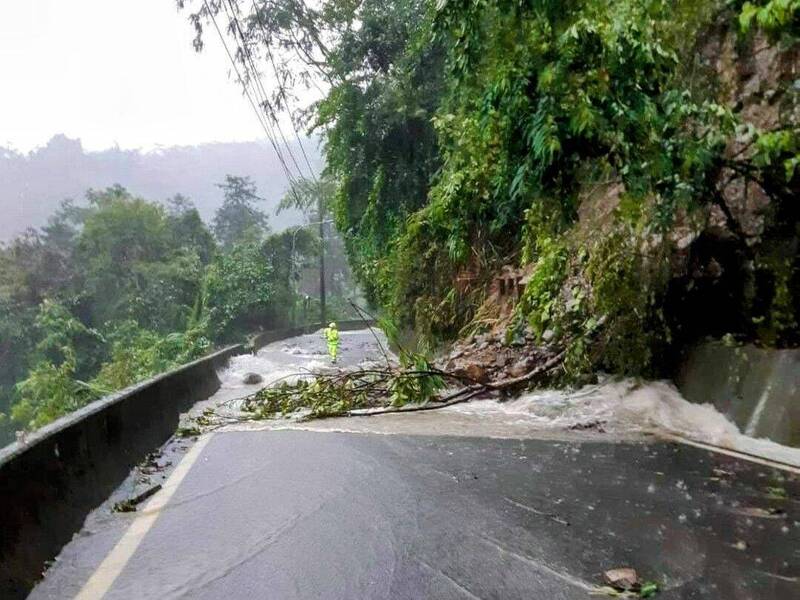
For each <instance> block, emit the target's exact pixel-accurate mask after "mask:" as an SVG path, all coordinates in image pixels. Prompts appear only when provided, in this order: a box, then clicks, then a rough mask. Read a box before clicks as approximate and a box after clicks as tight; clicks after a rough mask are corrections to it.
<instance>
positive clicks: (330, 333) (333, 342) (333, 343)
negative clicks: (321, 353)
mask: <svg viewBox="0 0 800 600" xmlns="http://www.w3.org/2000/svg"><path fill="white" fill-rule="evenodd" d="M323 333H324V335H325V340H326V341H327V342H328V354H330V356H331V362H332V363H335V362H336V355H337V354H339V330H338V329H337V328H336V323H331V324H330V325H328V326H327V327H326V328H325V330H324V331H323Z"/></svg>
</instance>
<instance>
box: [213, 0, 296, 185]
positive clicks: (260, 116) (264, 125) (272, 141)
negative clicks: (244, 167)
mask: <svg viewBox="0 0 800 600" xmlns="http://www.w3.org/2000/svg"><path fill="white" fill-rule="evenodd" d="M203 4H204V5H205V7H206V11H207V12H208V15H209V17H210V18H211V22H212V23H213V24H214V29H215V30H216V32H217V35H218V36H219V39H220V41H221V42H222V46H223V48H224V49H225V53H226V54H227V55H228V60H229V61H230V63H231V66H232V67H233V70H234V72H235V73H236V77H237V78H238V79H239V82H240V83H241V84H242V88H243V90H244V93H245V96H246V97H247V100H248V102H249V103H250V106H251V107H252V108H253V111H254V112H255V114H256V118H257V119H258V122H259V123H260V124H261V127H262V128H263V129H264V133H265V134H266V135H267V139H268V140H269V142H270V144H271V145H272V148H273V149H274V150H275V154H276V155H277V156H278V160H279V162H280V163H281V166H282V167H283V171H284V173H285V174H286V177H287V179H288V180H289V184H290V189H294V187H295V185H296V181H295V179H294V177H293V175H292V173H291V170H290V169H289V166H288V165H287V164H286V159H285V157H284V156H283V154H282V153H281V151H280V148H279V147H278V144H277V143H276V140H275V137H274V132H272V131H271V130H270V128H269V126H268V124H267V123H266V121H265V120H264V115H263V114H262V111H261V110H259V109H258V106H257V104H256V102H255V101H254V100H253V97H252V96H251V94H250V89H249V88H248V86H247V83H246V81H245V80H244V78H243V77H242V75H241V73H240V72H239V67H238V66H237V64H236V59H235V58H234V57H233V55H232V54H231V51H230V49H229V48H228V43H227V42H226V41H225V36H224V34H223V33H222V30H221V29H220V27H219V24H218V23H217V19H216V15H215V14H214V12H213V11H212V10H211V7H210V6H209V4H208V0H203ZM301 176H302V173H301Z"/></svg>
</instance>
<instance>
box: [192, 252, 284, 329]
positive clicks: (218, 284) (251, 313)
mask: <svg viewBox="0 0 800 600" xmlns="http://www.w3.org/2000/svg"><path fill="white" fill-rule="evenodd" d="M266 258H267V257H266V256H265V255H264V252H263V250H262V245H261V243H260V242H258V241H255V240H245V241H242V242H239V243H237V244H234V245H233V246H232V247H231V248H230V249H229V250H228V251H227V252H223V253H220V254H219V255H217V257H216V258H215V259H214V262H213V263H212V264H211V266H210V268H209V270H208V274H207V277H206V281H205V293H204V302H203V304H204V306H205V309H206V311H207V316H208V322H209V327H210V329H211V332H212V335H213V336H214V338H216V339H223V340H230V339H233V338H235V337H236V336H237V335H241V334H244V333H247V332H249V331H255V330H257V329H259V328H262V327H265V326H268V325H269V324H270V323H269V317H270V311H271V310H272V301H273V297H274V294H275V286H274V283H273V280H272V273H273V271H272V266H271V264H270V263H269V262H268V261H267V260H266Z"/></svg>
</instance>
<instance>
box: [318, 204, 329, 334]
mask: <svg viewBox="0 0 800 600" xmlns="http://www.w3.org/2000/svg"><path fill="white" fill-rule="evenodd" d="M322 209H323V207H322V194H321V193H320V194H319V199H318V204H317V212H318V214H319V317H320V323H321V324H322V326H323V327H324V326H325V325H326V323H327V321H326V320H325V215H324V214H323V212H322Z"/></svg>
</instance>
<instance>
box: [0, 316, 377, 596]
mask: <svg viewBox="0 0 800 600" xmlns="http://www.w3.org/2000/svg"><path fill="white" fill-rule="evenodd" d="M369 324H370V323H367V322H365V321H344V322H340V323H338V325H339V328H340V329H342V330H343V331H347V330H354V329H361V328H364V327H366V326H367V325H369ZM321 327H322V326H321V325H309V326H306V327H293V328H286V329H279V330H273V331H264V332H261V333H259V334H257V335H256V336H254V337H253V338H252V339H251V340H250V343H249V344H248V347H247V348H246V347H245V346H243V345H236V346H230V347H228V348H225V349H224V350H221V351H219V352H217V353H215V354H212V355H210V356H207V357H205V358H202V359H200V360H198V361H195V362H193V363H190V364H188V365H184V366H183V367H180V368H179V369H176V370H174V371H170V372H168V373H164V374H162V375H159V376H157V377H154V378H153V379H150V380H148V381H145V382H142V383H140V384H137V385H135V386H133V387H130V388H128V389H126V390H123V391H121V392H118V393H116V394H113V395H111V396H107V397H105V398H102V399H100V400H98V401H96V402H93V403H92V404H89V405H88V406H86V407H84V408H82V409H81V410H78V411H76V412H74V413H72V414H70V415H67V416H65V417H63V418H61V419H59V420H57V421H55V422H53V423H51V424H50V425H48V426H46V427H44V428H42V429H40V430H38V431H36V432H35V433H33V434H32V435H31V436H30V437H29V438H28V439H27V440H26V442H25V444H24V445H20V444H18V443H13V444H10V445H9V446H6V447H5V448H3V449H2V450H0V598H3V599H4V600H5V599H7V598H24V597H25V596H26V595H27V593H28V592H29V591H30V590H31V588H32V587H33V585H34V584H35V583H36V581H37V580H38V579H39V578H40V576H41V573H42V570H43V568H44V565H45V562H46V561H48V560H50V559H52V558H54V557H55V556H56V555H57V554H58V553H59V552H60V551H61V548H62V547H63V546H64V544H66V543H67V542H68V541H69V540H70V539H71V538H72V535H73V534H74V533H75V532H77V531H79V530H80V529H81V527H82V525H83V522H84V519H85V518H86V516H87V515H88V514H89V512H91V511H92V510H93V509H94V508H96V507H97V506H99V505H100V504H102V503H103V502H104V501H105V500H106V498H108V496H109V495H110V494H111V492H113V491H114V490H115V489H116V488H117V487H118V486H119V485H120V484H121V483H122V482H123V481H124V479H125V477H127V476H128V474H129V473H130V471H131V469H132V468H133V467H134V466H135V465H137V464H139V463H140V462H141V461H142V460H143V459H144V458H145V457H146V455H147V454H148V453H149V452H152V451H153V450H155V449H156V448H158V447H159V446H161V445H163V444H164V443H165V442H166V441H167V440H168V439H169V438H170V436H171V435H172V434H173V433H174V432H175V430H176V428H177V427H178V420H179V417H180V415H181V413H183V412H186V411H187V410H188V409H189V408H191V406H192V405H193V404H194V403H195V402H197V401H199V400H203V399H205V398H207V397H209V396H211V395H212V394H213V393H214V392H216V391H217V390H218V389H219V386H220V381H219V379H218V378H217V370H218V369H219V368H221V367H223V366H224V365H225V364H227V362H228V360H229V359H230V357H231V356H234V355H236V354H242V353H244V352H246V351H247V350H253V349H258V348H261V347H262V346H264V345H266V344H268V343H270V342H274V341H278V340H281V339H286V338H289V337H293V336H295V335H302V334H304V333H312V332H314V331H317V330H318V329H320V328H321Z"/></svg>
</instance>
